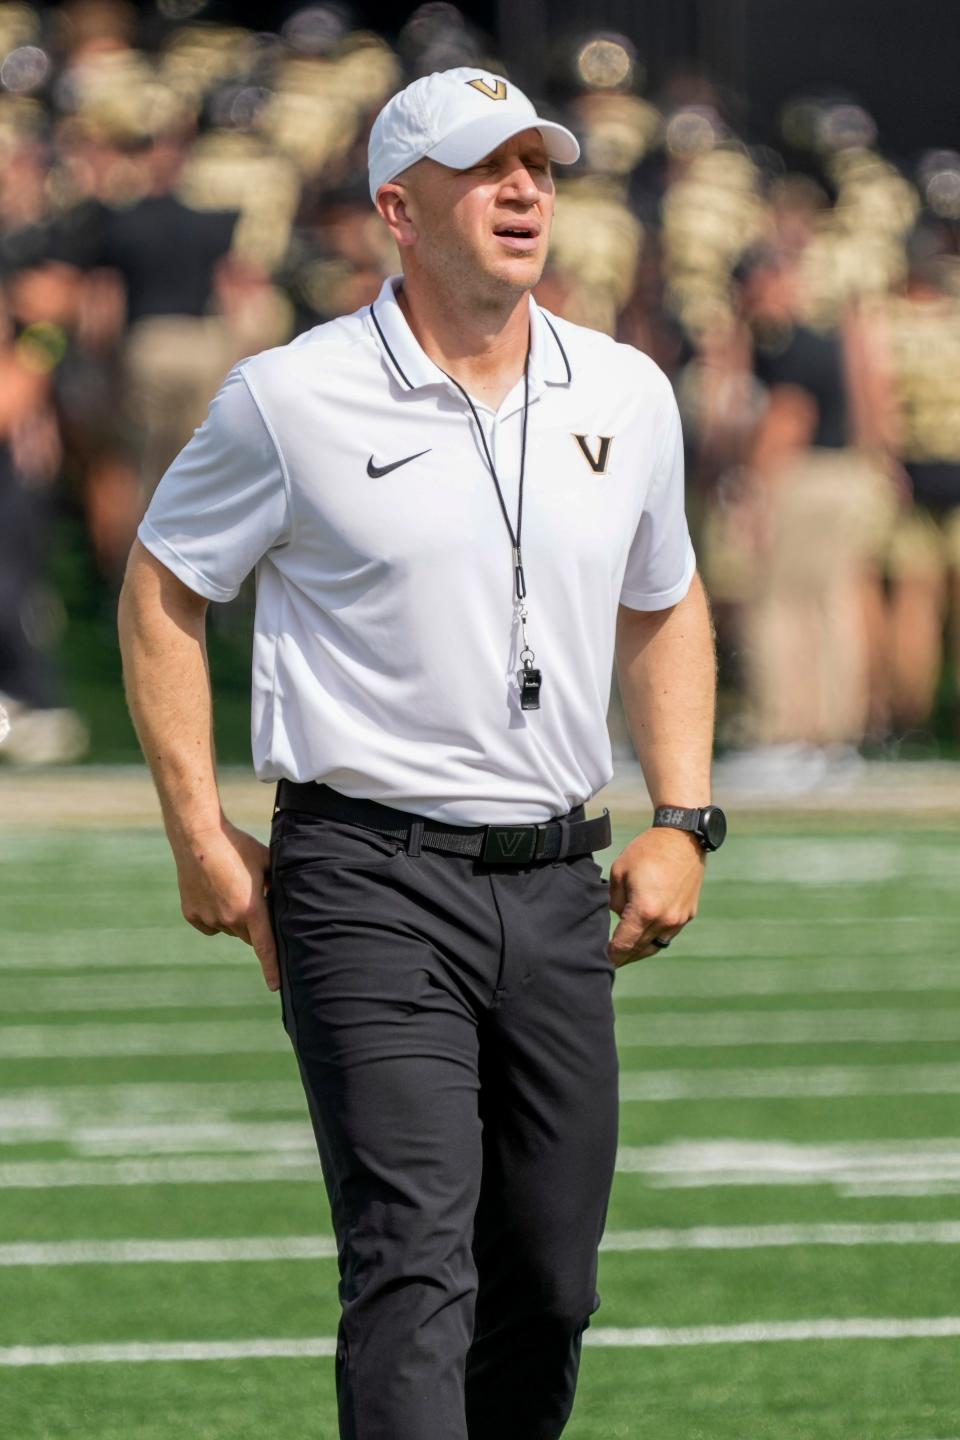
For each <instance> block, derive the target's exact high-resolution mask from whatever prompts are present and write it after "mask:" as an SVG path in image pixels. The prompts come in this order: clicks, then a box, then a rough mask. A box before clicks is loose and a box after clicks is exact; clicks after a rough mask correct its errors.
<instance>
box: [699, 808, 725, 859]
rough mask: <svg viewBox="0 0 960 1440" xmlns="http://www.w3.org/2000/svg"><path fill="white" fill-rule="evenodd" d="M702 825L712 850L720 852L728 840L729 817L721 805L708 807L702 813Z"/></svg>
mask: <svg viewBox="0 0 960 1440" xmlns="http://www.w3.org/2000/svg"><path fill="white" fill-rule="evenodd" d="M700 825H701V829H702V831H703V835H704V838H705V840H706V842H707V845H708V847H709V848H710V849H711V850H719V849H720V846H721V845H722V844H723V842H724V840H725V839H726V838H727V817H726V815H724V813H723V811H722V810H721V809H720V806H719V805H708V806H707V807H706V809H704V810H703V811H701V814H700Z"/></svg>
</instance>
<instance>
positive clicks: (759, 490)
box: [0, 0, 960, 791]
mask: <svg viewBox="0 0 960 1440" xmlns="http://www.w3.org/2000/svg"><path fill="white" fill-rule="evenodd" d="M204 16H205V6H204V4H203V3H202V0H156V3H155V4H154V6H153V7H151V8H150V9H149V10H147V9H146V8H144V7H134V6H132V5H129V4H127V3H124V0H71V3H66V4H63V5H61V6H58V7H56V8H46V9H43V10H42V11H41V10H38V9H36V8H33V7H31V6H30V5H28V4H19V3H17V4H5V3H0V372H2V377H0V702H2V703H0V742H2V743H0V757H5V758H7V759H8V760H13V761H19V762H22V763H39V762H44V761H50V760H71V759H75V758H78V757H80V756H81V755H82V754H83V753H84V750H85V748H86V745H87V741H88V736H87V732H86V727H85V724H84V721H83V718H82V717H81V716H79V715H78V714H76V713H75V711H74V710H73V709H71V708H70V706H69V703H68V700H67V698H65V696H64V694H63V693H62V689H61V682H60V680H59V678H58V674H57V670H56V666H55V664H54V661H53V658H52V657H53V655H54V654H55V653H56V651H57V647H58V631H59V630H62V627H63V624H64V616H63V614H62V605H60V606H58V603H57V596H56V594H55V592H54V590H53V588H52V587H51V583H50V578H49V552H50V548H51V544H52V537H53V536H54V534H55V528H56V525H57V522H58V517H61V516H62V515H63V514H64V513H69V514H71V515H72V516H74V517H79V518H80V519H81V520H82V534H83V536H84V537H85V539H84V543H85V544H86V546H87V547H88V551H89V556H90V557H91V559H92V562H93V564H94V565H95V568H96V573H97V575H98V577H99V580H98V583H100V584H101V585H103V586H104V587H105V588H106V589H108V590H109V589H111V588H113V589H115V588H116V586H117V585H118V583H119V579H120V576H121V573H122V568H123V564H124V561H125V557H126V554H127V550H128V548H129V545H130V542H131V539H132V536H133V534H134V531H135V527H136V524H137V521H138V519H139V516H140V514H141V513H142V511H143V508H144V505H145V504H146V502H147V500H148V499H149V497H150V494H151V493H152V489H153V487H154V486H155V485H156V483H157V481H158V479H159V477H160V475H161V474H162V473H163V471H164V469H165V468H166V466H167V465H168V464H169V462H170V461H171V460H172V458H173V457H174V456H175V455H176V454H177V452H178V451H179V449H180V448H181V447H182V446H183V445H184V444H185V443H186V441H187V440H188V439H189V437H190V435H191V434H192V432H193V429H194V427H195V426H196V425H198V424H199V423H200V422H201V420H202V419H203V417H204V415H205V414H206V409H207V405H208V403H209V401H210V399H211V397H212V395H213V394H214V392H215V391H216V389H217V388H218V386H219V384H220V382H221V381H222V379H223V377H224V375H225V374H226V372H227V370H228V369H229V368H230V367H231V365H233V364H234V363H235V362H236V361H237V360H238V359H240V358H242V357H243V356H245V355H248V354H251V353H254V352H255V351H257V350H260V349H263V348H265V347H267V346H271V345H276V344H282V343H284V342H285V341H287V340H288V339H290V338H292V337H293V336H294V335H296V334H298V333H300V332H301V331H303V330H305V329H307V328H309V327H310V326H313V325H316V324H318V323H321V322H323V321H325V320H328V319H331V318H333V317H334V316H337V315H340V314H343V313H345V312H348V311H351V310H354V309H356V308H357V307H359V306H361V305H363V304H364V303H366V302H368V301H369V300H371V299H372V298H374V297H375V295H376V293H377V291H378V289H379V286H380V284H381V282H382V279H383V277H384V276H385V275H387V274H390V273H395V272H396V271H397V270H398V269H399V265H398V260H397V256H396V253H395V251H394V249H393V246H392V242H391V241H390V240H389V237H388V235H387V233H386V231H385V229H384V227H383V226H382V224H381V223H380V222H379V220H378V219H377V217H376V215H375V213H374V211H373V210H372V208H371V206H370V202H369V197H368V195H367V191H366V138H367V134H368V131H369V126H370V123H371V120H372V118H373V116H374V115H375V114H376V112H377V110H378V109H379V107H380V106H381V105H382V104H383V102H384V100H385V99H386V98H388V96H389V95H390V94H392V93H393V92H394V91H395V90H396V89H397V88H398V87H399V86H400V85H402V84H404V83H406V81H407V80H409V79H411V78H414V77H415V76H416V75H419V74H425V73H428V72H429V71H431V70H436V69H444V68H447V67H448V66H451V65H458V64H477V65H478V67H483V68H485V69H487V70H493V71H502V70H503V68H504V66H503V63H502V60H501V59H500V57H499V56H498V54H497V48H496V45H495V43H494V41H493V40H492V39H491V38H490V37H489V36H486V35H484V34H482V33H480V32H479V31H478V30H476V29H475V28H474V27H473V26H472V25H471V24H470V23H469V22H468V20H467V19H465V18H464V16H463V15H462V14H461V13H460V12H459V11H458V10H457V9H456V8H455V7H454V6H453V5H450V4H437V3H434V4H425V5H422V6H420V8H419V9H418V10H416V11H415V12H414V13H413V14H412V16H411V17H410V18H409V19H408V20H407V21H406V23H405V24H404V25H403V28H402V29H401V30H400V31H399V34H398V36H397V37H396V38H395V40H394V42H393V43H392V44H391V43H388V42H387V40H386V39H384V38H383V37H382V36H381V35H378V34H375V33H373V32H371V31H369V30H365V29H363V28H361V21H360V19H359V18H358V16H357V14H355V13H354V12H352V11H351V10H350V9H349V8H348V7H347V6H346V5H343V4H338V3H332V4H320V5H308V6H305V7H304V8H302V9H300V10H298V11H296V12H295V13H293V14H292V15H291V16H290V18H289V19H287V20H286V21H285V22H284V23H283V25H282V27H281V28H280V29H279V30H278V31H277V32H273V31H266V30H264V31H256V32H255V31H253V30H251V29H247V28H243V27H242V26H240V25H237V24H231V23H224V22H222V21H218V22H216V23H213V22H211V21H210V20H208V19H205V18H204ZM546 89H547V92H548V93H547V94H546V95H545V96H534V97H533V98H534V99H535V100H536V101H537V102H538V104H540V106H541V113H544V109H545V111H546V113H548V114H550V113H553V114H556V115H557V116H558V117H559V118H562V119H564V121H565V123H567V124H569V125H570V126H571V128H573V129H574V130H575V131H576V132H577V134H578V135H579V136H580V139H581V142H582V148H583V155H582V159H581V161H580V162H579V164H578V165H577V166H576V167H573V169H572V171H571V172H570V173H567V172H566V171H565V172H564V173H563V174H562V175H561V176H558V181H557V183H558V212H557V219H556V225H555V232H554V241H553V246H552V257H551V261H550V264H549V268H548V270H547V271H546V273H545V275H544V278H543V282H542V285H541V287H540V291H539V292H538V299H540V300H541V302H542V303H543V304H545V305H546V306H547V307H548V308H549V309H551V310H553V311H555V312H557V313H560V314H562V315H564V316H567V317H568V318H570V319H571V320H574V321H576V322H578V323H581V324H585V325H590V326H594V327H596V328H599V329H601V330H604V331H607V332H608V333H610V334H612V335H615V336H616V337H618V338H619V339H622V340H624V341H628V342H629V343H631V344H633V345H636V346H638V347H639V348H641V349H642V350H645V351H646V352H648V353H649V354H650V355H652V357H653V358H654V359H655V360H656V361H657V363H658V364H659V365H661V366H662V367H663V369H664V370H665V371H666V372H667V374H668V375H669V376H670V378H671V380H672V382H673V384H674V386H675V389H676V393H677V398H678V401H679V404H680V409H681V413H682V416H683V420H684V429H685V436H686V446H687V471H688V509H689V513H690V517H691V524H692V528H693V530H694V540H695V544H696V546H697V550H698V554H699V557H700V562H701V569H702V572H703V574H704V577H705V579H706V582H707V585H708V588H709V590H710V594H711V597H712V601H713V605H714V611H715V616H716V621H717V628H718V638H719V642H720V649H721V682H722V684H721V702H722V703H721V714H720V736H719V738H720V743H721V745H722V746H723V747H724V748H725V749H728V750H730V751H731V752H733V753H734V755H735V756H736V757H737V758H736V759H735V761H734V764H735V765H740V766H741V767H742V769H743V774H744V776H745V777H749V779H750V782H751V783H752V784H755V785H757V786H759V787H760V788H770V789H780V790H784V791H791V790H793V791H799V790H802V789H806V788H810V787H811V786H814V785H817V784H821V783H824V782H825V781H828V780H830V781H837V780H840V781H842V780H843V778H844V777H848V776H850V775H851V774H853V773H855V771H856V768H857V766H858V764H860V763H862V762H861V759H860V757H861V755H862V753H863V752H864V750H865V749H866V750H867V751H868V752H869V751H870V750H871V749H873V750H874V751H875V752H877V753H885V752H895V751H896V749H897V747H902V746H903V745H904V743H905V742H909V743H911V744H913V745H914V747H915V748H916V746H917V745H919V747H920V749H922V748H923V746H924V744H925V743H926V739H927V737H930V726H931V723H932V720H931V717H932V716H933V715H934V712H935V709H936V707H937V706H938V705H939V707H940V712H941V713H942V711H943V709H944V706H946V709H947V711H948V712H949V713H951V714H953V715H954V716H956V713H957V689H958V687H960V623H958V621H960V154H957V153H956V152H954V151H949V150H931V151H929V152H927V153H925V154H922V155H917V156H903V155H892V154H889V153H885V151H882V150H881V149H880V147H879V143H878V142H879V137H878V135H877V129H876V125H875V123H874V121H873V119H872V118H871V116H870V115H869V113H868V112H867V111H866V110H865V109H864V108H863V107H862V106H861V105H860V104H858V103H857V101H856V99H855V98H854V97H850V96H844V95H831V94H826V93H818V94H810V95H799V96H796V97H794V98H792V99H790V100H788V101H787V102H786V103H785V104H784V107H783V110H782V113H781V116H780V130H779V134H778V135H777V137H775V139H776V143H775V144H770V143H762V144H761V143H755V138H754V137H752V136H750V135H749V134H748V133H745V127H744V126H743V124H742V122H741V120H740V118H739V117H740V115H741V114H742V105H741V102H740V98H739V97H737V96H736V95H732V94H729V93H725V92H724V90H723V89H722V88H721V87H718V86H717V85H716V84H714V83H712V82H711V81H710V79H709V77H707V76H705V75H703V74H702V73H699V72H698V71H697V70H695V69H693V68H690V69H687V70H677V71H675V72H674V73H672V74H671V75H669V76H666V77H664V78H663V79H662V80H661V81H660V82H659V83H658V85H657V86H655V87H654V86H650V85H648V84H647V77H646V75H645V72H644V67H643V64H642V59H641V57H639V56H638V55H637V54H636V52H635V50H634V48H633V46H632V45H631V43H630V41H629V40H628V39H626V38H625V37H623V36H619V35H614V34H592V35H581V36H571V37H569V41H568V43H565V44H564V45H563V46H562V47H559V48H558V49H557V55H556V56H555V57H554V59H553V60H552V61H551V65H550V67H549V75H548V80H547V83H546ZM886 138H887V140H889V137H886ZM769 139H770V137H765V140H769ZM887 148H888V149H889V148H890V147H889V146H888V147H887ZM945 695H946V700H944V696H945ZM611 725H612V728H613V731H614V737H615V739H616V740H619V739H622V738H623V737H622V733H621V731H620V729H619V720H618V717H617V714H616V711H615V710H614V712H612V715H611ZM4 732H6V733H4ZM930 739H931V741H932V737H930Z"/></svg>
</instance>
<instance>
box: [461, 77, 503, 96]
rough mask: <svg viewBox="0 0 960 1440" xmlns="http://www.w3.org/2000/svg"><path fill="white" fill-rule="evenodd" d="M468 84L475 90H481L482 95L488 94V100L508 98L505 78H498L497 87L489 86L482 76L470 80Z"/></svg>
mask: <svg viewBox="0 0 960 1440" xmlns="http://www.w3.org/2000/svg"><path fill="white" fill-rule="evenodd" d="M467 84H468V85H472V86H473V88H474V90H479V91H480V94H481V95H486V97H487V99H488V100H506V98H507V86H506V82H505V81H503V80H498V81H497V83H496V86H495V87H491V86H489V85H488V84H487V82H486V80H483V79H480V78H478V79H476V80H468V81H467Z"/></svg>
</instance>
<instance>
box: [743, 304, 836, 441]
mask: <svg viewBox="0 0 960 1440" xmlns="http://www.w3.org/2000/svg"><path fill="white" fill-rule="evenodd" d="M754 370H755V371H756V375H757V378H758V379H759V380H762V382H763V384H764V385H766V386H767V388H768V389H770V390H772V389H773V387H774V386H775V385H793V386H795V387H797V388H798V389H800V390H805V391H806V393H807V394H808V395H809V396H810V397H811V399H812V400H813V401H814V403H815V405H816V407H817V424H816V429H815V432H814V434H813V437H812V439H811V441H810V443H811V445H818V446H822V447H824V448H826V449H842V448H843V446H845V445H848V444H849V443H850V436H849V428H848V416H847V394H846V379H845V376H844V369H843V347H842V344H841V341H840V338H839V336H838V335H836V334H835V333H832V332H827V333H826V334H821V333H820V332H819V331H817V330H809V329H807V328H806V327H805V326H803V325H796V326H792V327H791V328H790V329H789V330H787V331H781V332H778V333H777V335H776V336H772V335H771V336H761V337H758V339H757V345H756V352H755V358H754Z"/></svg>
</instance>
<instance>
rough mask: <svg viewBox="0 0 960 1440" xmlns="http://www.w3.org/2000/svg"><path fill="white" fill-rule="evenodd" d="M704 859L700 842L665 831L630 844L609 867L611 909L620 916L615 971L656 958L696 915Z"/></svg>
mask: <svg viewBox="0 0 960 1440" xmlns="http://www.w3.org/2000/svg"><path fill="white" fill-rule="evenodd" d="M705 858H706V857H705V854H704V851H703V848H702V847H701V845H700V842H699V840H697V839H696V837H695V836H693V835H688V834H687V833H686V832H685V831H682V830H672V829H669V828H668V827H666V826H658V827H657V828H656V829H651V830H647V831H645V832H644V833H643V834H642V835H638V836H637V838H636V840H631V842H630V844H629V845H628V846H627V847H626V849H625V850H624V851H623V853H622V854H621V855H619V856H618V857H617V859H616V860H615V861H614V862H613V864H612V865H611V867H610V909H611V910H615V911H616V913H617V914H618V915H619V916H620V924H619V925H618V926H617V928H616V930H614V932H613V935H612V936H611V939H610V944H609V947H608V954H609V956H610V959H611V960H612V961H613V963H614V965H616V966H617V967H618V968H619V967H620V966H621V965H629V964H630V962H631V961H632V960H645V959H646V957H647V956H648V955H656V954H657V953H658V949H659V948H660V947H658V946H656V945H654V944H653V939H654V936H656V937H657V939H660V940H672V939H673V937H674V935H678V934H679V933H680V931H681V930H682V929H683V927H684V925H686V924H687V922H688V921H690V920H692V919H693V917H694V916H695V915H696V913H697V902H698V901H699V899H700V889H701V887H702V885H703V874H704V862H705Z"/></svg>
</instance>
